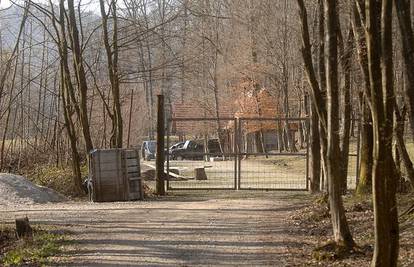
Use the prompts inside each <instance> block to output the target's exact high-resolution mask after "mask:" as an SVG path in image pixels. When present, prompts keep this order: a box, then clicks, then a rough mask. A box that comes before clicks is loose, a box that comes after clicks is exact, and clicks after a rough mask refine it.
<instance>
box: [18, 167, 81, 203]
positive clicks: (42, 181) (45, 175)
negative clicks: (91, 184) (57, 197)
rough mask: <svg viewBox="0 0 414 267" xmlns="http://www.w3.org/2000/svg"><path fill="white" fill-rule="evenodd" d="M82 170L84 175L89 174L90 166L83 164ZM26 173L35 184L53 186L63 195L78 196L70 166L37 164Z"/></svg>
mask: <svg viewBox="0 0 414 267" xmlns="http://www.w3.org/2000/svg"><path fill="white" fill-rule="evenodd" d="M81 172H82V177H84V176H87V174H88V168H87V166H86V165H82V167H81ZM24 175H25V176H26V177H27V178H28V179H29V180H30V181H32V182H34V183H35V184H38V185H41V186H46V187H48V188H52V189H53V190H55V191H57V192H59V193H61V194H63V195H66V196H74V197H77V196H78V195H77V194H76V193H75V192H77V190H76V189H75V186H74V183H73V174H72V169H71V168H70V166H67V167H56V166H54V165H36V166H34V167H33V168H31V169H30V170H27V172H26V173H25V174H24Z"/></svg>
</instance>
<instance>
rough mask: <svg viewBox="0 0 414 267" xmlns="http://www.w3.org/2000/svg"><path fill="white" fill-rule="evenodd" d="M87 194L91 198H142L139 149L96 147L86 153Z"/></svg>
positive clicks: (111, 199) (97, 200)
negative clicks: (88, 187) (90, 184)
mask: <svg viewBox="0 0 414 267" xmlns="http://www.w3.org/2000/svg"><path fill="white" fill-rule="evenodd" d="M89 178H90V180H91V183H92V192H91V198H92V200H93V201H95V202H107V201H128V200H138V199H141V200H142V199H143V191H142V190H143V189H142V180H141V169H140V162H139V150H136V149H96V150H94V151H92V152H91V153H90V161H89Z"/></svg>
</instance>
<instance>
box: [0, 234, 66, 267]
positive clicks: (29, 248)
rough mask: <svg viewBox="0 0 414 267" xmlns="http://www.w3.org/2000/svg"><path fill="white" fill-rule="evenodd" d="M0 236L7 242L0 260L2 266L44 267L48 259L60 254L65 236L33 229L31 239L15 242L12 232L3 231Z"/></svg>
mask: <svg viewBox="0 0 414 267" xmlns="http://www.w3.org/2000/svg"><path fill="white" fill-rule="evenodd" d="M1 236H3V238H5V239H7V240H8V247H7V248H3V249H4V250H5V251H4V252H3V253H2V254H3V256H1V258H0V263H1V264H2V266H21V265H29V266H44V265H46V264H48V263H49V260H48V259H49V258H50V257H52V256H55V255H57V254H59V253H61V252H62V248H61V246H62V243H63V242H64V240H65V236H64V235H62V234H58V233H53V232H48V231H46V230H40V229H38V230H37V229H34V232H33V239H22V240H17V239H16V238H15V236H14V231H11V230H10V229H7V230H6V229H4V230H2V231H1Z"/></svg>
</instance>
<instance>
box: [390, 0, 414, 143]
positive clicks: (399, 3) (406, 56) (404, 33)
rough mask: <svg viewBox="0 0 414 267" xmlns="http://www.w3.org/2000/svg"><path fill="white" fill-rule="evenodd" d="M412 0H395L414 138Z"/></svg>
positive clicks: (406, 92) (413, 135)
mask: <svg viewBox="0 0 414 267" xmlns="http://www.w3.org/2000/svg"><path fill="white" fill-rule="evenodd" d="M410 1H411V0H394V3H395V7H396V11H397V12H396V13H397V17H398V22H399V25H400V32H401V39H402V55H403V60H404V66H405V73H406V74H407V86H405V95H406V99H407V102H408V106H409V109H408V110H409V112H408V113H409V117H410V123H411V124H410V125H411V134H412V138H413V139H414V32H413V28H412V27H413V26H412V21H411V14H410V6H411V4H410Z"/></svg>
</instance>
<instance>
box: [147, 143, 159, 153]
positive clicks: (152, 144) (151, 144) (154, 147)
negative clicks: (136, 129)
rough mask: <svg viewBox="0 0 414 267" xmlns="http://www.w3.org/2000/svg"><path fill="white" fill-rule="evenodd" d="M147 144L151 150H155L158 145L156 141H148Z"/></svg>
mask: <svg viewBox="0 0 414 267" xmlns="http://www.w3.org/2000/svg"><path fill="white" fill-rule="evenodd" d="M147 146H148V150H149V151H150V152H155V149H156V147H157V142H155V141H151V142H148V143H147Z"/></svg>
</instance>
